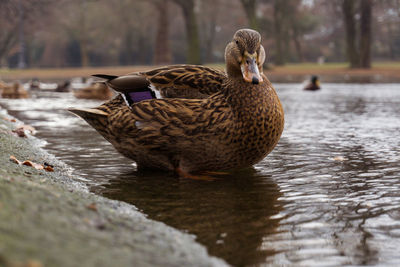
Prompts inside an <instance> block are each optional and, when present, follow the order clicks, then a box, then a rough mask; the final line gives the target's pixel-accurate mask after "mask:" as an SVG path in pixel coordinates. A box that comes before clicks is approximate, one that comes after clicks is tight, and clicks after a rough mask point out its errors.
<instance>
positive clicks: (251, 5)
mask: <svg viewBox="0 0 400 267" xmlns="http://www.w3.org/2000/svg"><path fill="white" fill-rule="evenodd" d="M240 2H241V3H242V5H243V8H244V11H245V12H246V15H247V19H248V21H249V26H250V28H251V29H253V30H256V31H259V30H260V29H259V23H258V19H257V14H256V0H240Z"/></svg>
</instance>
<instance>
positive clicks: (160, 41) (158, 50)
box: [154, 0, 172, 65]
mask: <svg viewBox="0 0 400 267" xmlns="http://www.w3.org/2000/svg"><path fill="white" fill-rule="evenodd" d="M154 5H155V6H156V8H157V10H158V21H157V22H158V23H157V24H158V25H157V35H156V43H155V51H154V64H156V65H162V64H170V63H171V62H172V55H171V49H170V45H169V38H168V36H169V16H168V0H160V1H155V2H154Z"/></svg>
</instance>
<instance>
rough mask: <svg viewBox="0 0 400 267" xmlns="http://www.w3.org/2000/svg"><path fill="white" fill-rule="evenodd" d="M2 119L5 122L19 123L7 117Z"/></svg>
mask: <svg viewBox="0 0 400 267" xmlns="http://www.w3.org/2000/svg"><path fill="white" fill-rule="evenodd" d="M2 119H3V120H5V121H10V122H16V121H17V120H16V119H10V118H7V117H2Z"/></svg>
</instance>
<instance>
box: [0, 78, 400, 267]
mask: <svg viewBox="0 0 400 267" xmlns="http://www.w3.org/2000/svg"><path fill="white" fill-rule="evenodd" d="M275 87H276V88H277V91H278V94H279V96H280V98H281V100H282V103H283V105H284V109H285V114H286V124H285V130H284V133H283V135H282V138H281V140H280V142H279V144H278V146H277V147H276V148H275V150H274V151H273V152H272V153H271V154H270V155H269V156H268V157H267V158H266V159H264V160H263V161H262V162H261V163H259V164H257V165H256V166H254V168H251V169H247V170H243V171H241V172H238V173H235V174H232V175H226V176H222V177H219V178H218V179H217V180H216V181H213V182H205V181H192V180H187V179H179V178H176V177H174V176H173V175H172V174H168V173H160V172H157V173H154V172H153V173H149V172H147V173H138V172H136V169H135V165H134V164H133V163H132V162H131V161H130V160H128V159H125V158H123V157H122V156H120V155H119V154H118V153H116V152H115V151H114V149H113V148H112V146H111V145H109V144H108V142H106V141H105V140H104V139H103V138H102V137H100V136H99V135H98V134H97V133H96V132H95V131H94V130H92V129H91V128H90V127H89V126H88V125H87V124H86V123H85V122H84V121H83V120H80V119H78V118H76V117H74V116H73V115H70V114H69V113H68V112H66V111H65V110H64V109H65V108H67V107H71V106H74V107H93V106H96V105H98V104H100V102H98V101H89V100H76V99H74V98H73V96H72V95H70V94H65V93H64V94H47V95H43V96H40V97H38V98H36V99H33V100H5V99H0V105H2V106H5V107H6V108H7V109H9V110H10V113H11V114H12V115H15V116H16V117H18V118H20V119H21V120H23V121H24V122H25V123H27V124H31V125H33V126H34V127H36V128H37V129H38V130H39V131H38V134H37V135H38V136H39V137H40V138H43V139H45V140H47V143H46V144H44V147H45V149H47V150H48V151H50V152H51V153H53V154H55V155H56V156H57V157H58V158H60V159H61V160H63V161H65V162H67V163H68V164H70V165H71V166H73V167H74V168H75V169H76V173H77V174H79V175H80V176H81V177H83V179H84V180H85V182H86V183H87V184H88V185H89V186H90V187H91V189H92V191H93V192H95V193H97V194H101V195H104V196H106V197H108V198H112V199H118V200H122V201H125V202H129V203H132V204H134V205H135V206H136V207H138V208H139V209H141V210H142V211H143V212H144V213H145V214H147V215H148V216H149V217H150V218H152V219H155V220H159V221H162V222H165V223H166V224H168V225H171V226H173V227H176V228H178V229H181V230H182V231H186V232H188V233H190V234H194V235H196V237H197V240H198V241H199V242H200V243H202V244H204V245H205V246H206V247H207V248H208V251H209V252H210V254H212V255H216V256H219V257H222V258H224V259H225V260H226V261H227V262H229V263H231V264H233V265H236V266H244V265H247V266H252V265H268V264H273V265H292V266H298V265H303V266H312V265H316V266H332V265H333V266H338V265H381V266H390V265H391V266H398V265H399V264H400V253H399V247H400V174H399V170H400V164H399V161H400V134H399V133H400V84H368V85H361V84H358V85H357V84H356V85H355V84H353V85H347V84H324V85H323V89H322V90H321V91H319V92H304V91H302V90H300V88H298V86H296V85H291V84H276V85H275Z"/></svg>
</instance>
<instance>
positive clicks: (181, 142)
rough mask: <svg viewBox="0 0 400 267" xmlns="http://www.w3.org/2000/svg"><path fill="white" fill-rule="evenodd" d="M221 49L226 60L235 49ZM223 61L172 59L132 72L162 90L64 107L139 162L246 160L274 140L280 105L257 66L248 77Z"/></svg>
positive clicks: (204, 166)
mask: <svg viewBox="0 0 400 267" xmlns="http://www.w3.org/2000/svg"><path fill="white" fill-rule="evenodd" d="M241 31H250V30H241ZM246 34H248V35H249V36H251V37H252V38H243V37H239V38H242V39H240V40H241V42H242V44H243V45H246V42H249V43H250V44H251V45H250V47H252V45H254V44H253V41H252V40H253V39H256V37H258V36H254V34H258V33H256V32H254V31H251V32H250V33H248V32H246V33H245V35H246ZM234 38H238V37H237V34H236V35H235V37H234ZM231 43H233V42H231ZM228 46H229V45H228ZM257 46H260V44H257ZM255 49H256V48H255ZM226 54H227V56H226V61H227V65H228V64H233V63H232V62H234V58H233V59H232V58H229V57H230V55H231V54H234V53H231V51H230V49H228V48H227V51H226ZM260 60H262V61H263V60H264V59H263V58H261V59H260ZM259 63H260V62H257V64H258V65H259ZM236 64H239V63H237V62H236ZM261 64H262V63H261ZM227 69H228V73H227V74H225V73H222V72H219V71H216V70H213V69H211V68H206V67H201V66H190V65H179V66H170V67H166V68H160V69H156V70H153V71H149V72H143V73H135V74H131V75H136V76H137V77H146V80H147V81H149V82H150V83H151V84H152V85H153V86H155V87H156V89H158V90H159V91H160V92H161V93H162V95H163V96H164V97H165V98H164V99H151V100H144V101H141V102H138V103H134V104H132V105H131V107H128V106H127V105H126V104H125V102H124V100H123V98H122V96H117V97H116V98H114V99H113V100H111V101H109V102H107V103H105V104H103V105H101V106H100V107H97V108H95V109H89V110H81V109H73V110H71V111H72V112H74V113H76V114H77V115H79V116H81V117H82V118H84V119H85V120H86V121H87V122H88V123H89V124H90V125H91V126H92V127H94V128H95V129H96V130H97V131H98V132H99V133H100V134H101V135H103V136H104V137H105V138H106V139H107V140H108V141H109V142H111V143H112V144H113V146H114V147H115V148H116V149H117V150H118V151H119V152H120V153H122V154H123V155H125V156H126V157H128V158H131V159H133V160H134V161H136V162H137V164H138V166H139V167H142V168H157V169H166V170H175V169H176V168H179V169H181V170H183V171H185V172H196V171H212V170H229V169H236V168H243V167H248V166H251V165H253V164H255V163H257V162H258V161H260V160H262V159H263V158H264V157H265V156H266V155H267V154H268V153H270V152H271V151H272V149H273V148H274V147H275V145H276V144H277V142H278V140H279V138H280V135H281V133H282V131H283V126H284V114H283V109H282V106H281V103H280V101H279V98H278V96H277V94H276V92H275V90H274V89H273V87H272V85H271V83H270V82H269V81H268V79H267V78H266V77H265V76H264V75H263V74H261V76H262V80H263V81H262V82H260V83H258V84H252V83H249V82H246V81H244V80H243V78H242V76H241V75H236V74H235V68H233V67H232V66H231V68H229V66H227ZM229 69H230V71H229ZM232 70H233V72H232ZM179 97H181V98H179ZM189 98H191V99H189Z"/></svg>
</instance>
